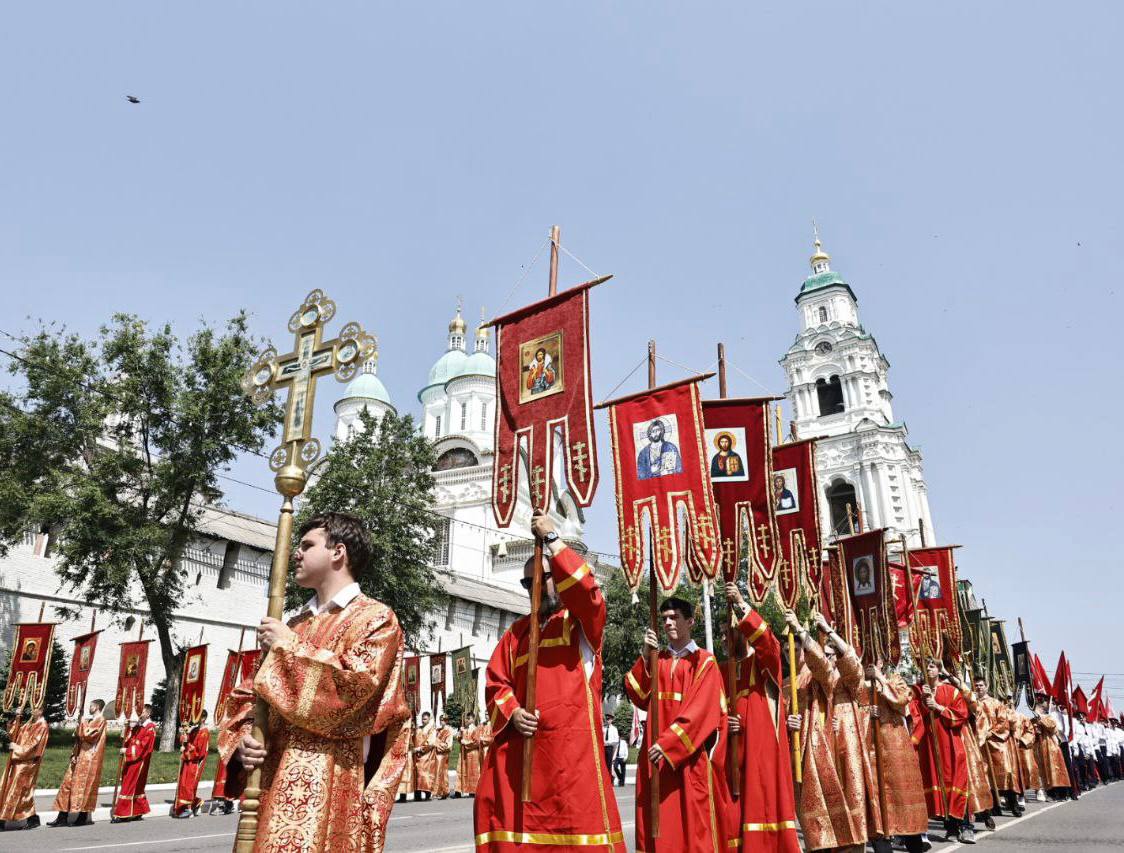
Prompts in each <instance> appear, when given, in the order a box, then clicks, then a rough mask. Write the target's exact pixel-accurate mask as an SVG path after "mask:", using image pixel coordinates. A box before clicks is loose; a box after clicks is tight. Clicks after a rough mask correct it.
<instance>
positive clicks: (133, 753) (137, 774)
mask: <svg viewBox="0 0 1124 853" xmlns="http://www.w3.org/2000/svg"><path fill="white" fill-rule="evenodd" d="M123 748H124V750H125V760H124V763H123V764H122V766H121V789H120V790H119V791H118V793H117V803H116V805H114V807H113V816H114V817H116V818H132V817H141V816H142V815H146V814H148V813H149V812H150V811H152V807H151V806H149V804H148V796H147V795H146V794H145V792H144V788H145V785H147V784H148V763H149V762H150V761H151V760H152V751H153V749H155V748H156V723H154V722H152V720H145V721H144V722H143V723H141V724H140V725H136V726H133V727H132V728H131V729H130V731H129V734H128V735H126V736H125V740H124V747H123Z"/></svg>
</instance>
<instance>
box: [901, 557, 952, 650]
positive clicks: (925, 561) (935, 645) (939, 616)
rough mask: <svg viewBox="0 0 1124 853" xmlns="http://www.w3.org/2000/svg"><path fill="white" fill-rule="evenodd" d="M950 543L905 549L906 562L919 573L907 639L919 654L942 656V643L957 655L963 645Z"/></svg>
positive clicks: (915, 573) (916, 573) (913, 570)
mask: <svg viewBox="0 0 1124 853" xmlns="http://www.w3.org/2000/svg"><path fill="white" fill-rule="evenodd" d="M952 551H953V549H952V547H950V546H944V547H939V548H918V549H916V550H912V551H910V552H909V566H910V569H911V571H912V572H913V573H914V576H915V577H916V576H918V575H920V588H919V591H918V594H917V613H916V614H915V615H914V618H913V628H912V629H911V630H910V643H912V644H913V647H914V648H915V649H918V650H920V652H921V653H922V654H923V655H926V656H928V657H931V658H936V659H937V660H944V659H945V657H946V654H945V651H946V649H945V645H946V643H947V644H948V645H949V647H950V648H949V649H948V651H950V652H951V655H952V656H953V657H955V658H957V659H959V657H960V650H961V649H962V648H963V644H964V641H963V636H962V634H961V630H960V611H959V607H960V605H959V600H958V598H957V595H956V589H957V584H956V561H955V559H954V558H953V555H952Z"/></svg>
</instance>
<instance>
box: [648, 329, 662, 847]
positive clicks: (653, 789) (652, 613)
mask: <svg viewBox="0 0 1124 853" xmlns="http://www.w3.org/2000/svg"><path fill="white" fill-rule="evenodd" d="M655 387H656V342H655V341H648V388H649V389H652V388H655ZM651 520H652V522H653V530H654V522H655V519H654V518H653V519H651ZM658 586H659V585H658V582H657V580H656V561H655V543H654V542H653V541H652V536H651V535H649V537H648V626H649V627H650V628H651V629H652V630H653V631H655V632H656V633H657V636H658V634H659V629H660V628H659V606H660V605H659V588H658ZM648 675H649V676H650V679H651V692H650V693H649V694H648V744H649V745H651V744H653V743H655V742H656V738H657V737H659V733H660V710H659V699H660V653H659V650H658V649H652V650H650V651H649V652H648ZM648 794H649V797H648V827H649V829H650V831H651V835H652V838H659V836H660V774H659V768H653V766H652V763H651V761H649V762H648Z"/></svg>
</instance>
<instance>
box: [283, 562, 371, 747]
mask: <svg viewBox="0 0 1124 853" xmlns="http://www.w3.org/2000/svg"><path fill="white" fill-rule="evenodd" d="M360 595H362V590H360V589H359V584H357V583H355V582H354V581H353V582H352V583H349V584H348V585H347V586H345V587H344V588H343V589H341V590H340V591H339V592H337V593H336V594H335V595H333V596H332V597H331V598H330V599H328V602H327V603H326V604H324V605H321V604H320V598H319V597H318V596H316V595H313V596H312V598H310V599H309V600H308V601H306V602H305V605H304V607H302V608H301V609H300V614H298V615H303V614H305V613H311V614H312V615H313V616H319V615H320V614H321V613H326V612H327V611H329V610H331V608H332V605H333V604H334V605H335V606H336V607H338V608H339V609H340V610H343V609H344V608H345V607H347V605H349V604H351V602H353V601H354V600H355V599H356V598H358V597H359V596H360ZM370 751H371V736H370V735H364V736H363V761H366V760H367V753H369V752H370Z"/></svg>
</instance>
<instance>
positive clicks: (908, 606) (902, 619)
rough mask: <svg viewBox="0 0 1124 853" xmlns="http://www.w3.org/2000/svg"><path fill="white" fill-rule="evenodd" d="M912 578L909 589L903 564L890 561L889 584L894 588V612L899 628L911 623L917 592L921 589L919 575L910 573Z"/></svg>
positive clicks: (906, 626)
mask: <svg viewBox="0 0 1124 853" xmlns="http://www.w3.org/2000/svg"><path fill="white" fill-rule="evenodd" d="M912 578H913V589H912V590H909V589H908V586H909V584H908V583H907V582H906V579H907V575H906V571H905V566H903V565H902V564H901V563H890V584H891V585H892V586H893V588H894V612H895V614H896V615H897V619H898V627H899V628H908V627H909V626H910V625H912V624H913V613H914V610H915V608H916V604H917V593H918V591H919V590H920V589H921V576H920V575H912Z"/></svg>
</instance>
